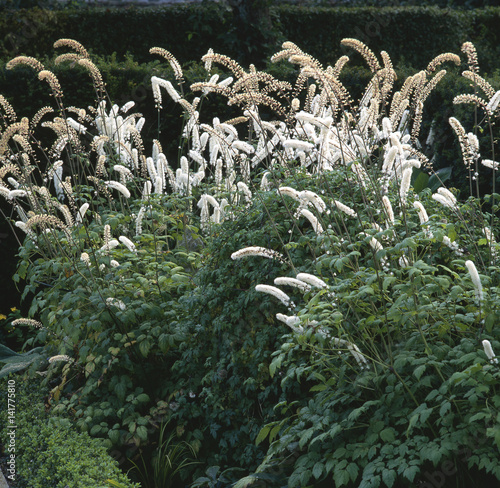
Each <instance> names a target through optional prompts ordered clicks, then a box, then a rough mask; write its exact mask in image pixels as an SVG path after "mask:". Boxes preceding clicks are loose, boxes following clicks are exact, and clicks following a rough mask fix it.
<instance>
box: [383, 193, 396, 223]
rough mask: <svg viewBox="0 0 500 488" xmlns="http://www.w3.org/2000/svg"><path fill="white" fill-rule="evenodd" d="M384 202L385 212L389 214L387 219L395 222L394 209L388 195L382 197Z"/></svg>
mask: <svg viewBox="0 0 500 488" xmlns="http://www.w3.org/2000/svg"><path fill="white" fill-rule="evenodd" d="M382 203H383V204H384V208H385V213H386V214H387V220H388V221H389V223H391V224H394V211H393V210H392V205H391V201H390V200H389V197H388V196H387V195H384V196H383V197H382Z"/></svg>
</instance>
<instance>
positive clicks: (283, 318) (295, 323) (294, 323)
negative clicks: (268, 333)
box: [276, 313, 304, 334]
mask: <svg viewBox="0 0 500 488" xmlns="http://www.w3.org/2000/svg"><path fill="white" fill-rule="evenodd" d="M276 318H277V319H278V320H279V321H280V322H284V323H285V324H286V325H288V327H290V329H292V330H293V331H294V332H295V333H296V334H303V333H304V327H302V326H301V325H300V318H299V317H297V316H296V315H292V316H288V315H284V314H282V313H277V314H276Z"/></svg>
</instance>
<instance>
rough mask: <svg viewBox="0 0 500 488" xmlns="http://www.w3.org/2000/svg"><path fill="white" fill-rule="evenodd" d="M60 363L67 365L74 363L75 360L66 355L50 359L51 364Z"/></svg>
mask: <svg viewBox="0 0 500 488" xmlns="http://www.w3.org/2000/svg"><path fill="white" fill-rule="evenodd" d="M58 361H64V362H66V363H73V362H74V361H75V360H74V359H73V358H70V357H69V356H66V355H65V354H58V355H57V356H52V357H51V358H49V363H50V364H52V363H56V362H58Z"/></svg>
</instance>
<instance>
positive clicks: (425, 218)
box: [413, 201, 429, 224]
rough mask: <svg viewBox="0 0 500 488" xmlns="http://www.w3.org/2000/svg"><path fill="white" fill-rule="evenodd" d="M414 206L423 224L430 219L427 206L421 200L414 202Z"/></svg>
mask: <svg viewBox="0 0 500 488" xmlns="http://www.w3.org/2000/svg"><path fill="white" fill-rule="evenodd" d="M413 207H414V208H416V209H417V212H418V218H419V219H420V223H421V224H425V223H426V222H428V221H429V216H428V215H427V212H426V210H425V207H424V206H423V205H422V204H421V203H420V202H419V201H415V202H413Z"/></svg>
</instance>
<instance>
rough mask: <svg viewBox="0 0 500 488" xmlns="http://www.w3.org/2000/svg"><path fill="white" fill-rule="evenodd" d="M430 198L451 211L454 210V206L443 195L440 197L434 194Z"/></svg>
mask: <svg viewBox="0 0 500 488" xmlns="http://www.w3.org/2000/svg"><path fill="white" fill-rule="evenodd" d="M432 198H433V199H434V200H436V202H439V203H440V204H441V205H444V206H445V207H448V208H452V209H455V208H456V206H455V204H454V203H453V202H452V201H451V200H450V199H449V198H446V197H445V196H444V195H441V194H439V193H434V194H433V195H432Z"/></svg>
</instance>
